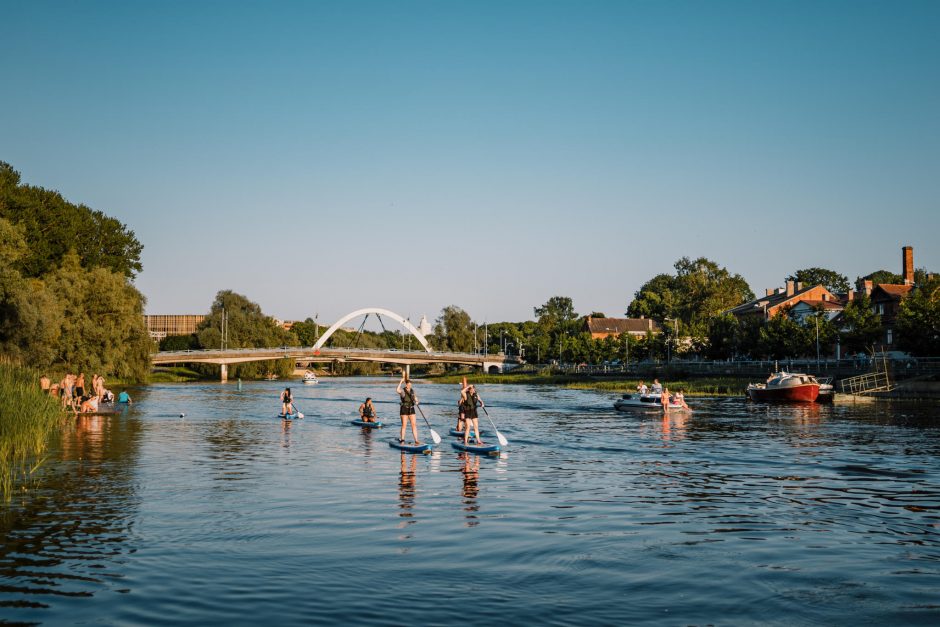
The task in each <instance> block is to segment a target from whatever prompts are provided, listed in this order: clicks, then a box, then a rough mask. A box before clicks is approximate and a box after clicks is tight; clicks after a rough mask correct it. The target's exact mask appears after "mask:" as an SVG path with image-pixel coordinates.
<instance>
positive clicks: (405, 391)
mask: <svg viewBox="0 0 940 627" xmlns="http://www.w3.org/2000/svg"><path fill="white" fill-rule="evenodd" d="M396 391H397V392H398V396H400V397H401V406H400V407H399V409H398V414H399V415H400V416H401V433H399V435H398V441H399V442H404V441H405V425H406V424H407V423H408V422H409V421H410V422H411V435H412V436H414V443H415V444H421V442H420V441H419V440H418V426H417V424H416V422H415V407H416V406H417V405H418V397H417V396H416V395H415V391H414V390H413V389H411V381H405V378H404V377H402V379H401V381H399V383H398V387H397V388H396Z"/></svg>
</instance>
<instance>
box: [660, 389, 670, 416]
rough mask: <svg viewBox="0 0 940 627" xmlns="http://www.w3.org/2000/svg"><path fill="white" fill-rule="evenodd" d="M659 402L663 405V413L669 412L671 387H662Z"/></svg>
mask: <svg viewBox="0 0 940 627" xmlns="http://www.w3.org/2000/svg"><path fill="white" fill-rule="evenodd" d="M659 402H660V403H662V405H663V413H664V414H668V413H669V388H662V391H661V392H660V393H659Z"/></svg>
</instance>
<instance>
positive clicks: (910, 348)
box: [896, 278, 940, 356]
mask: <svg viewBox="0 0 940 627" xmlns="http://www.w3.org/2000/svg"><path fill="white" fill-rule="evenodd" d="M896 325H897V330H898V346H899V347H900V348H901V349H902V350H905V351H907V352H909V353H911V354H912V355H918V356H920V355H925V356H935V355H940V279H936V278H935V279H933V280H931V281H929V282H927V284H926V285H924V286H923V287H920V288H918V289H916V290H914V292H913V293H912V294H911V295H910V296H908V297H907V298H905V299H904V300H903V301H901V309H900V311H899V312H898V318H897V323H896Z"/></svg>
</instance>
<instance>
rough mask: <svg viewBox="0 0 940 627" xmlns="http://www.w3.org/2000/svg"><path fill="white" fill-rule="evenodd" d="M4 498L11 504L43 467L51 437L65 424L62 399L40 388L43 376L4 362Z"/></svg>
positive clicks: (0, 366) (0, 454) (0, 439)
mask: <svg viewBox="0 0 940 627" xmlns="http://www.w3.org/2000/svg"><path fill="white" fill-rule="evenodd" d="M0 399H3V402H2V403H0V498H2V500H3V502H4V503H7V502H9V501H10V499H11V498H12V496H13V493H14V492H15V491H16V490H18V489H21V488H23V487H24V486H25V485H26V483H27V482H28V480H29V478H30V476H31V475H32V474H33V473H34V472H36V470H38V469H39V467H40V466H42V462H43V458H42V453H43V451H45V449H46V445H47V443H48V441H49V435H50V434H51V433H52V430H53V429H54V428H55V427H56V426H57V425H59V424H60V423H61V421H62V419H63V414H62V411H61V409H60V408H59V403H58V400H57V399H55V398H53V397H51V396H49V395H48V394H45V393H43V392H42V390H40V388H39V374H38V373H36V372H33V371H32V370H29V369H27V368H22V367H19V366H15V365H12V364H9V363H3V362H0Z"/></svg>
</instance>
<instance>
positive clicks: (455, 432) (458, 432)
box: [450, 427, 490, 438]
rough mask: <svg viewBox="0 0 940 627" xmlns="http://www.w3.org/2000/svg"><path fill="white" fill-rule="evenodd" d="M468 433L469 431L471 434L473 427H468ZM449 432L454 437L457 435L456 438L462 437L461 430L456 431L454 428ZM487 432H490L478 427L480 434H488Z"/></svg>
mask: <svg viewBox="0 0 940 627" xmlns="http://www.w3.org/2000/svg"><path fill="white" fill-rule="evenodd" d="M470 433H471V434H472V433H473V428H472V427H471V428H470ZM450 434H451V435H452V436H454V437H457V438H462V437H463V431H457V430H456V429H451V430H450ZM489 434H490V432H489V431H484V430H483V429H480V435H489Z"/></svg>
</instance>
